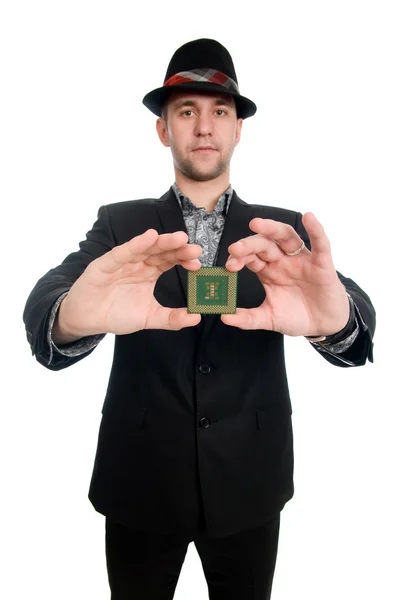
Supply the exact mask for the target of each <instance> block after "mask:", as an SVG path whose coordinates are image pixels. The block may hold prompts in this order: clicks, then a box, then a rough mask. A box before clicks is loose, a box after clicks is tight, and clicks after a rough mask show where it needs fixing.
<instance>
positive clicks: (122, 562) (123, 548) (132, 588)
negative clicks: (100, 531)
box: [106, 515, 280, 600]
mask: <svg viewBox="0 0 401 600" xmlns="http://www.w3.org/2000/svg"><path fill="white" fill-rule="evenodd" d="M279 527H280V515H277V517H275V518H274V519H272V520H270V521H269V522H268V523H266V524H265V525H263V526H262V527H257V528H255V529H250V530H248V531H243V532H240V533H237V534H234V535H230V536H228V537H224V538H211V537H210V536H209V535H208V534H207V533H206V531H205V528H204V526H203V527H202V526H201V527H199V528H198V531H197V532H196V533H194V534H193V535H192V536H190V535H189V536H180V535H162V534H157V533H147V532H144V531H138V530H134V529H130V528H129V527H126V526H124V525H120V524H118V523H113V522H111V521H110V520H109V519H106V558H107V570H108V575H109V583H110V588H111V600H171V599H172V598H173V597H174V591H175V588H176V585H177V582H178V578H179V575H180V572H181V567H182V565H183V562H184V559H185V555H186V552H187V547H188V544H189V543H190V542H192V541H193V542H194V543H195V547H196V549H197V551H198V554H199V557H200V559H201V562H202V567H203V572H204V574H205V577H206V581H207V585H208V589H209V598H210V600H269V599H270V595H271V588H272V581H273V574H274V569H275V565H276V556H277V546H278V537H279Z"/></svg>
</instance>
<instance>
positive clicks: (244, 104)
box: [142, 81, 257, 119]
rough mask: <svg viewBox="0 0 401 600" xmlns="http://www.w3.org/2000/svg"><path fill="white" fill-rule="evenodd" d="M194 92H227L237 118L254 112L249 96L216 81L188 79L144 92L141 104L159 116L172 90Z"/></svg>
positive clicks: (249, 115)
mask: <svg viewBox="0 0 401 600" xmlns="http://www.w3.org/2000/svg"><path fill="white" fill-rule="evenodd" d="M181 91H182V92H185V91H190V92H196V93H207V92H210V93H213V94H228V95H229V96H232V97H233V99H234V102H235V105H236V107H237V116H238V118H239V119H246V118H248V117H252V116H253V115H254V114H255V113H256V110H257V108H256V104H255V103H254V102H252V100H249V98H245V96H241V95H240V94H237V93H235V92H232V91H230V90H228V89H227V88H225V87H223V86H222V85H218V84H216V83H208V82H199V81H188V83H180V84H179V85H170V86H168V87H161V88H157V89H156V90H153V91H152V92H149V93H148V94H146V96H145V97H144V99H143V100H142V102H143V104H144V105H145V106H146V107H147V108H148V109H149V110H150V111H152V113H154V114H155V115H157V116H158V117H161V116H162V114H161V111H162V108H163V106H164V104H165V102H166V101H167V100H168V98H169V96H171V94H172V93H174V92H181Z"/></svg>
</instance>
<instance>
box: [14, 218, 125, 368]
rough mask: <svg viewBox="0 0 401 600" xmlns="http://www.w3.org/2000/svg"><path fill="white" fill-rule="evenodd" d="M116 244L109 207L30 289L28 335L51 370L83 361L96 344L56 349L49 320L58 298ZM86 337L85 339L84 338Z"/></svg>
mask: <svg viewBox="0 0 401 600" xmlns="http://www.w3.org/2000/svg"><path fill="white" fill-rule="evenodd" d="M115 245H116V242H115V238H114V235H113V232H112V228H111V224H110V218H109V213H108V210H107V207H106V206H101V207H100V209H99V211H98V216H97V221H96V222H95V223H94V225H93V227H92V229H91V230H90V231H88V233H87V234H86V239H85V240H84V241H82V242H80V243H79V250H78V251H76V252H73V253H71V254H69V255H68V256H67V257H66V258H65V259H64V260H63V262H62V263H61V264H60V265H58V266H57V267H55V268H53V269H51V270H50V271H48V272H47V273H46V274H45V275H43V277H41V278H40V279H39V281H38V282H37V283H36V285H35V287H34V288H33V290H32V291H31V293H30V295H29V297H28V299H27V302H26V305H25V309H24V313H23V320H24V323H25V329H26V336H27V340H28V342H29V345H30V347H31V351H32V354H33V355H34V356H35V358H36V360H37V361H38V362H39V363H41V364H42V365H43V366H45V367H47V368H48V369H51V370H54V371H58V370H60V369H64V368H66V367H69V366H70V365H72V364H74V363H76V362H78V361H79V360H82V358H84V357H85V356H88V355H89V354H90V353H91V352H93V350H94V349H95V347H96V346H94V347H92V348H90V349H89V350H88V351H86V352H84V353H83V354H79V355H75V356H67V355H63V354H61V353H59V352H53V351H52V349H51V345H49V342H48V337H47V336H48V330H49V321H50V318H51V313H52V308H53V306H54V304H55V302H56V301H57V299H58V298H59V297H60V296H61V295H63V294H65V293H66V292H68V291H69V290H70V289H71V287H72V285H73V284H74V282H75V281H76V280H77V279H78V278H79V277H80V276H81V275H82V273H83V272H84V271H85V269H86V267H87V266H88V265H89V263H91V262H92V261H93V260H95V259H96V258H99V257H100V256H102V255H103V254H106V252H109V251H110V250H111V249H112V248H114V247H115ZM84 339H85V338H84Z"/></svg>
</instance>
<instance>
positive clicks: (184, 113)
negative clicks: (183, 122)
mask: <svg viewBox="0 0 401 600" xmlns="http://www.w3.org/2000/svg"><path fill="white" fill-rule="evenodd" d="M192 112H193V111H192V110H184V112H183V113H182V114H183V115H185V116H186V117H188V116H191V114H192Z"/></svg>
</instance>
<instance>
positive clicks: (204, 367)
mask: <svg viewBox="0 0 401 600" xmlns="http://www.w3.org/2000/svg"><path fill="white" fill-rule="evenodd" d="M211 370H212V369H211V368H210V367H209V365H200V367H199V371H200V372H201V373H202V374H203V375H207V374H208V373H210V371H211Z"/></svg>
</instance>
